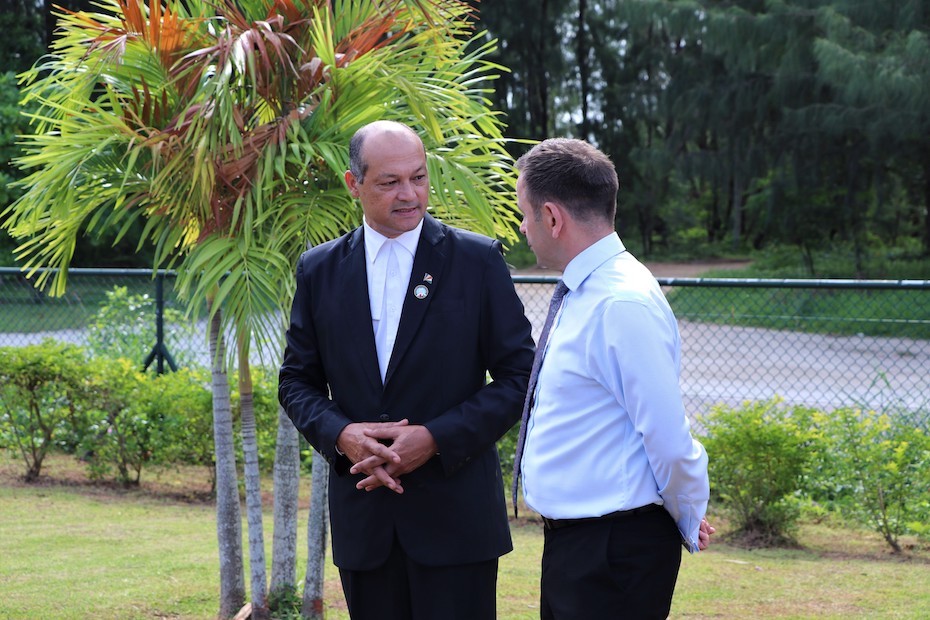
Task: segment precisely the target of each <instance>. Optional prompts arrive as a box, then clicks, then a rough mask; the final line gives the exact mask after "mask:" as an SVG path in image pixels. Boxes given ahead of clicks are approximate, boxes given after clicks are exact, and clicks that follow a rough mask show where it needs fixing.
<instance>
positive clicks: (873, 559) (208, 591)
mask: <svg viewBox="0 0 930 620" xmlns="http://www.w3.org/2000/svg"><path fill="white" fill-rule="evenodd" d="M13 456H14V455H12V454H11V453H9V452H6V453H2V452H0V618H2V619H3V620H36V619H45V618H50V619H51V618H54V619H58V620H68V619H78V618H80V619H84V618H91V617H93V618H105V619H109V618H112V619H120V620H124V619H125V620H130V619H142V618H152V619H154V618H160V619H164V618H176V619H182V618H183V619H204V620H206V619H212V618H215V616H216V611H217V600H218V592H219V588H218V583H217V579H218V577H217V575H218V568H217V566H218V562H217V554H216V532H215V521H214V518H215V515H214V512H213V508H212V506H210V505H209V504H205V503H203V502H202V501H182V500H180V499H178V498H177V497H175V495H173V494H172V495H168V493H169V492H172V493H181V492H182V491H183V487H184V486H185V481H186V478H185V475H186V476H188V477H189V476H190V474H189V473H188V474H180V473H175V472H170V471H168V472H163V473H162V474H161V475H159V476H158V477H157V478H155V477H154V476H150V477H149V478H148V479H147V482H144V483H143V491H142V492H140V491H132V492H124V491H121V490H118V489H113V488H101V487H93V486H88V485H86V484H74V483H73V481H72V483H69V484H62V480H63V479H64V478H72V479H73V478H74V477H75V476H76V474H75V471H76V469H75V464H74V463H73V462H70V461H69V459H67V457H56V458H55V459H54V460H53V461H52V462H51V463H50V465H49V470H48V471H49V474H50V478H51V480H50V481H48V480H47V481H46V483H45V484H43V485H39V486H24V485H22V484H21V483H19V482H17V481H16V479H15V475H16V473H17V470H16V467H17V464H16V463H15V462H14V461H13V460H12V457H13ZM196 473H197V475H200V476H202V473H201V472H196ZM56 476H59V477H58V478H56ZM56 480H57V482H56ZM156 490H157V491H158V492H157V493H156V492H155V491H156ZM302 491H304V495H305V496H306V495H307V494H308V492H309V481H307V482H306V483H305V486H304V488H303V489H302ZM304 503H306V500H304ZM267 508H268V510H267V513H268V515H269V517H268V519H267V521H266V524H265V539H266V542H267V543H268V548H269V549H270V541H271V527H272V523H271V519H270V505H269V506H267ZM302 514H303V517H302V521H303V523H304V525H303V526H302V527H301V532H300V537H299V542H298V548H299V551H300V559H299V560H298V566H300V567H303V566H304V564H305V557H306V549H305V545H306V542H305V541H306V536H305V533H306V532H305V531H304V529H303V528H305V527H306V525H305V524H306V509H305V508H304V510H303V512H302ZM718 523H719V524H720V525H722V526H723V525H725V524H724V523H723V521H720V520H718ZM722 529H725V528H722ZM243 530H245V524H243ZM512 531H513V536H514V544H515V547H516V549H515V551H514V552H513V553H511V554H509V555H507V556H505V557H504V558H502V560H501V569H500V583H499V588H498V592H499V596H498V610H499V617H500V618H502V619H504V618H511V619H517V618H537V617H538V605H537V597H538V579H539V556H540V553H541V549H542V532H541V529H540V526H539V524H538V523H536V522H535V521H523V520H521V522H519V523H515V524H514V525H513V527H512ZM724 533H725V532H724ZM718 538H719V536H718ZM800 541H801V544H802V548H801V549H794V550H756V551H748V550H742V549H738V548H736V547H733V546H730V545H728V544H726V543H723V542H722V541H720V540H718V541H717V542H716V544H715V545H714V546H713V547H712V549H711V550H709V551H707V552H705V553H702V554H699V555H696V556H693V557H685V558H684V560H683V563H682V571H681V576H680V579H679V586H678V589H677V591H676V596H675V602H674V607H673V612H672V617H673V618H915V619H916V618H927V617H930V552H928V551H925V550H924V551H921V550H917V549H911V550H909V551H908V553H907V554H906V555H905V556H904V557H896V556H894V555H892V554H890V553H889V552H888V551H887V550H886V546H885V545H884V543H883V542H882V541H881V540H880V539H879V538H878V537H877V536H875V535H873V534H870V533H863V532H859V531H853V530H845V529H841V528H837V527H830V526H827V525H813V524H809V525H805V526H804V527H802V530H801V533H800ZM246 566H247V563H246ZM246 581H248V580H246ZM326 598H327V618H335V619H341V618H347V617H348V616H347V614H346V612H345V609H344V604H343V602H342V594H341V590H340V586H339V581H338V576H337V574H336V572H335V570H334V569H333V567H332V565H329V566H328V567H327V573H326Z"/></svg>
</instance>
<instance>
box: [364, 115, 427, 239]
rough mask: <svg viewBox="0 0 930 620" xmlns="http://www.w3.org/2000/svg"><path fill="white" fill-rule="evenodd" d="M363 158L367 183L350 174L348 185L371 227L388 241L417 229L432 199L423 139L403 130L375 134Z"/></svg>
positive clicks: (366, 143)
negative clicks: (366, 165) (430, 197)
mask: <svg viewBox="0 0 930 620" xmlns="http://www.w3.org/2000/svg"><path fill="white" fill-rule="evenodd" d="M362 159H363V160H364V161H365V162H366V163H367V164H368V170H367V172H366V173H365V180H364V182H361V183H359V182H358V179H356V178H355V176H354V175H353V174H352V173H351V172H347V173H346V186H347V187H348V188H349V192H350V193H351V194H352V195H353V196H354V197H356V198H358V199H359V202H360V203H361V205H362V211H364V213H365V220H366V221H367V222H368V225H369V226H371V227H372V228H374V229H375V230H376V231H378V232H379V233H381V234H382V235H384V236H385V237H388V238H394V237H397V236H399V235H401V234H402V233H405V232H408V231H411V230H413V229H414V228H416V227H417V225H418V224H419V223H420V220H422V219H423V217H424V216H425V215H426V205H427V200H428V197H429V176H428V175H427V172H426V154H425V153H424V152H423V145H422V143H421V142H420V140H419V138H417V137H416V136H415V135H413V134H411V133H410V132H408V131H402V130H387V131H379V132H377V133H373V134H372V135H370V136H368V137H367V138H366V139H365V142H364V143H363V145H362Z"/></svg>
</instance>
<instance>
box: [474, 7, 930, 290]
mask: <svg viewBox="0 0 930 620" xmlns="http://www.w3.org/2000/svg"><path fill="white" fill-rule="evenodd" d="M475 4H476V5H477V6H480V8H481V17H482V23H483V24H484V25H486V26H487V28H488V29H489V31H490V34H491V35H492V36H496V37H499V38H500V39H501V45H500V49H499V51H498V53H497V60H498V61H499V62H500V63H502V64H503V65H506V66H508V67H510V68H511V69H512V73H511V74H510V75H509V76H508V77H505V78H504V79H501V80H498V81H497V82H496V83H495V86H494V88H495V102H496V105H497V106H498V107H499V109H501V110H504V111H506V112H508V122H509V125H510V126H509V129H508V131H509V135H511V136H516V137H528V138H534V139H541V138H544V137H547V136H551V135H565V134H567V135H573V136H576V137H582V138H586V139H589V140H592V141H594V142H596V143H597V144H598V145H599V146H600V147H601V148H602V149H604V150H605V152H607V153H609V154H610V155H611V157H612V158H613V160H614V161H615V162H616V163H617V165H618V171H619V173H620V177H621V192H622V197H621V201H620V213H619V230H620V231H621V233H623V234H624V236H625V238H626V239H627V240H628V241H629V242H630V243H632V244H633V247H634V249H637V250H640V251H642V252H644V253H645V254H647V255H648V254H650V253H653V252H664V253H669V252H676V253H679V254H683V255H688V254H690V255H694V254H695V253H697V252H713V251H719V250H720V249H721V248H730V249H733V250H737V251H745V250H747V249H758V248H762V247H768V246H770V245H772V244H776V243H784V244H789V245H792V246H795V247H797V248H799V249H800V251H801V252H803V253H804V254H805V255H806V256H807V257H810V255H811V253H812V252H813V251H814V250H815V249H817V248H822V247H824V246H827V245H832V244H837V245H842V246H848V247H850V248H852V252H851V256H850V264H852V265H853V269H854V271H855V270H857V269H859V268H860V267H861V263H862V261H864V260H866V258H867V256H868V254H869V252H872V251H875V248H876V246H877V245H890V246H900V247H902V248H906V249H907V250H908V251H909V252H912V253H913V252H916V253H920V252H923V253H924V254H926V253H928V252H930V218H928V216H927V209H928V205H930V142H928V141H927V138H926V137H927V135H928V131H930V9H928V8H927V4H926V3H925V2H922V1H921V0H905V1H902V2H861V1H859V0H831V1H827V2H821V1H816V2H815V1H812V0H778V1H776V2H761V1H759V0H738V1H735V2H716V1H711V0H553V1H549V2H544V3H542V4H541V8H540V11H539V12H538V13H537V12H534V16H533V17H534V18H533V20H529V21H527V20H526V17H525V7H524V6H523V3H521V2H493V3H492V2H484V3H480V4H479V3H475ZM815 268H816V266H815V265H813V264H809V270H810V272H811V273H813V272H814V270H815Z"/></svg>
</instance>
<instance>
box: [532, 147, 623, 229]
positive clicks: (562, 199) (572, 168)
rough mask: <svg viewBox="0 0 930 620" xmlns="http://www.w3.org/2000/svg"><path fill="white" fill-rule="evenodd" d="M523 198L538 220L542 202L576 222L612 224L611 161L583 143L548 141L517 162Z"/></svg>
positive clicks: (614, 189)
mask: <svg viewBox="0 0 930 620" xmlns="http://www.w3.org/2000/svg"><path fill="white" fill-rule="evenodd" d="M517 170H519V172H520V178H521V179H522V180H523V187H524V189H525V190H526V195H527V198H528V199H529V202H530V205H531V206H532V207H533V215H534V216H535V217H536V219H537V220H538V219H539V217H540V209H542V206H543V204H544V203H546V202H557V203H559V204H560V205H562V206H563V207H565V209H566V210H568V212H569V213H570V214H571V215H572V217H574V218H575V219H576V220H578V221H582V222H591V221H593V220H595V219H599V220H600V219H603V220H605V221H608V222H610V223H611V226H612V225H613V221H614V216H615V215H616V213H617V191H618V190H619V188H620V183H619V181H618V180H617V171H616V169H615V168H614V165H613V162H611V161H610V158H608V157H607V156H606V155H604V153H602V152H600V151H599V150H597V149H596V148H595V147H593V146H591V145H590V144H588V143H587V142H584V141H583V140H574V139H570V138H550V139H548V140H544V141H543V142H540V143H539V144H537V145H536V146H534V147H533V148H532V149H530V150H529V151H527V152H526V153H525V154H524V155H523V156H522V157H520V159H518V160H517Z"/></svg>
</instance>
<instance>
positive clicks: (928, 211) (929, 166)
mask: <svg viewBox="0 0 930 620" xmlns="http://www.w3.org/2000/svg"><path fill="white" fill-rule="evenodd" d="M924 255H925V256H930V153H925V155H924Z"/></svg>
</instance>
